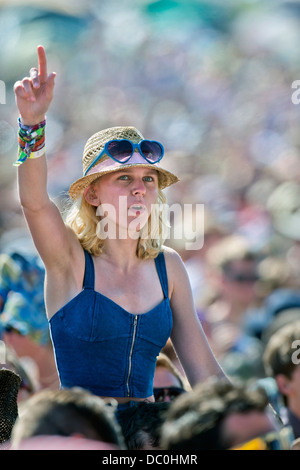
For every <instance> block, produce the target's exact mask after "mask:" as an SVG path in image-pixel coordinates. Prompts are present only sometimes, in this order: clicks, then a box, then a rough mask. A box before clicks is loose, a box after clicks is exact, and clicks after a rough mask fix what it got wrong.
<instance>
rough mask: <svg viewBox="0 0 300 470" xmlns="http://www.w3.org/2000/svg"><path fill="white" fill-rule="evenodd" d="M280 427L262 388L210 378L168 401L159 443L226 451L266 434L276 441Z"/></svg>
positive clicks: (184, 447) (186, 447)
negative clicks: (169, 402)
mask: <svg viewBox="0 0 300 470" xmlns="http://www.w3.org/2000/svg"><path fill="white" fill-rule="evenodd" d="M281 430H282V426H281V424H280V421H279V420H278V419H277V417H276V415H275V413H273V411H272V409H271V408H270V407H269V406H268V399H267V396H266V393H265V392H264V391H263V390H260V389H256V390H254V389H250V388H248V386H247V385H245V384H233V383H229V382H228V381H223V380H221V379H216V378H212V379H209V380H207V381H206V382H205V383H202V384H200V385H199V386H198V387H196V388H194V389H193V391H191V392H188V393H186V394H184V395H182V396H181V397H178V398H177V399H176V401H174V402H173V403H172V404H171V407H170V409H169V411H168V414H167V416H166V420H165V423H164V425H163V428H162V446H163V448H165V449H166V450H174V451H175V450H176V451H178V450H183V449H184V450H229V449H231V448H233V447H236V446H239V445H242V444H243V445H244V444H245V443H246V442H248V441H250V440H253V439H255V438H257V437H261V438H263V436H264V437H266V435H269V437H270V434H269V433H276V436H277V440H278V441H279V440H280V439H279V437H278V436H279V435H278V433H279V432H280V431H281ZM273 437H274V434H273ZM282 442H285V441H284V440H283V441H282ZM288 442H289V444H290V443H291V440H290V439H289V440H288ZM281 445H283V444H281Z"/></svg>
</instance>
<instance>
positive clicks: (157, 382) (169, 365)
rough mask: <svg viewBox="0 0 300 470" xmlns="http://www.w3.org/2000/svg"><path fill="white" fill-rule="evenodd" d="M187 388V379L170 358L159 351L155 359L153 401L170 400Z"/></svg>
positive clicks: (188, 388)
mask: <svg viewBox="0 0 300 470" xmlns="http://www.w3.org/2000/svg"><path fill="white" fill-rule="evenodd" d="M187 390H190V386H189V383H188V381H187V379H186V378H185V377H184V376H183V375H182V374H181V373H180V371H179V370H178V369H177V367H176V366H175V364H173V362H172V361H171V359H170V358H169V357H168V356H167V355H166V354H164V353H162V352H161V353H160V354H159V356H158V358H157V361H156V367H155V374H154V381H153V393H154V398H155V401H171V400H173V399H174V398H176V397H177V396H178V395H181V394H182V393H184V392H186V391H187Z"/></svg>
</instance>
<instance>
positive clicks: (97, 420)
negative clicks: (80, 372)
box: [11, 387, 125, 449]
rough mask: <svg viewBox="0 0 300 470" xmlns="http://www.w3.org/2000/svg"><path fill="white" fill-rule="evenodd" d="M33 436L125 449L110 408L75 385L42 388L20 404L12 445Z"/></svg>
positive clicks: (15, 446)
mask: <svg viewBox="0 0 300 470" xmlns="http://www.w3.org/2000/svg"><path fill="white" fill-rule="evenodd" d="M37 436H40V437H41V436H43V437H45V436H47V437H49V436H53V437H54V436H55V437H56V438H57V437H58V436H61V437H74V438H77V437H79V438H82V439H87V440H91V441H98V442H103V443H106V444H107V443H108V444H111V445H112V446H115V447H116V448H121V449H122V448H123V449H124V448H125V445H124V440H123V436H122V432H121V430H120V426H119V425H118V423H117V421H116V419H115V416H114V407H110V406H108V405H107V404H106V402H105V401H104V400H102V399H101V398H100V397H97V396H95V395H92V394H91V393H89V392H87V391H85V390H83V389H80V388H77V387H74V388H72V389H64V390H42V391H41V392H38V393H36V394H35V395H34V396H33V397H31V398H29V399H28V400H27V401H26V402H25V403H23V405H22V409H20V411H19V417H18V419H17V421H16V423H15V426H14V428H13V431H12V437H11V445H12V448H13V449H18V448H21V447H22V445H23V443H24V442H27V441H28V440H29V439H31V438H36V437H37Z"/></svg>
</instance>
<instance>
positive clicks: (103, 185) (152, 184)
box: [93, 167, 158, 237]
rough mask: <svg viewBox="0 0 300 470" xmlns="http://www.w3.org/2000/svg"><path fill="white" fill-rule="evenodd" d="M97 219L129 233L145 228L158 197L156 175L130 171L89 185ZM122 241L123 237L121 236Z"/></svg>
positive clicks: (140, 169) (146, 170)
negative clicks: (101, 218) (93, 198)
mask: <svg viewBox="0 0 300 470" xmlns="http://www.w3.org/2000/svg"><path fill="white" fill-rule="evenodd" d="M93 190H94V197H95V202H96V204H94V205H97V206H98V209H97V212H98V215H100V216H102V217H105V218H106V222H107V223H109V222H111V223H113V224H115V225H116V226H118V227H119V228H122V229H126V230H127V231H128V232H130V233H135V234H136V233H138V232H139V230H140V229H141V228H142V227H143V226H144V225H145V224H146V222H147V220H148V218H149V216H150V213H151V209H152V205H153V204H155V203H156V200H157V195H158V173H157V171H156V170H155V169H153V170H152V169H151V168H148V167H131V168H125V169H124V170H122V169H121V170H120V171H117V172H112V173H108V174H106V175H103V176H102V177H101V178H99V180H97V182H96V183H94V185H93ZM124 237H125V235H124Z"/></svg>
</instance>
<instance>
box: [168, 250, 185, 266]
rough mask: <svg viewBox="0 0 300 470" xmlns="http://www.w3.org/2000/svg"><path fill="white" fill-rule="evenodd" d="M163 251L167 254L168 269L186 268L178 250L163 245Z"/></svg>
mask: <svg viewBox="0 0 300 470" xmlns="http://www.w3.org/2000/svg"><path fill="white" fill-rule="evenodd" d="M163 252H164V255H165V260H166V266H167V270H168V269H171V270H172V269H176V268H177V269H178V268H179V269H185V266H184V263H183V261H182V258H181V256H180V255H179V253H178V252H177V251H176V250H174V249H173V248H170V247H168V246H163Z"/></svg>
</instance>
